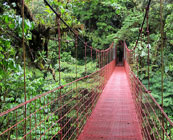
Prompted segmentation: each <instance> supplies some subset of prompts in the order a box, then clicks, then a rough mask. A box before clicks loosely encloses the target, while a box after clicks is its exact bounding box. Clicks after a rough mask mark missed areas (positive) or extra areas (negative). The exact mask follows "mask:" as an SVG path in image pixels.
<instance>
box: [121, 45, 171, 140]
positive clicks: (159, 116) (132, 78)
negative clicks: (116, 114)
mask: <svg viewBox="0 0 173 140" xmlns="http://www.w3.org/2000/svg"><path fill="white" fill-rule="evenodd" d="M124 47H125V51H126V54H127V55H126V60H125V69H126V73H127V76H128V80H129V84H130V87H131V93H132V96H133V100H134V103H135V107H136V112H137V115H138V120H139V122H140V126H141V130H142V135H143V139H146V140H171V139H172V138H173V136H172V131H173V123H172V121H171V120H170V119H169V117H168V116H167V114H166V113H165V112H164V110H163V109H162V107H161V106H160V105H159V104H158V103H157V101H156V100H155V99H154V97H153V96H152V95H151V93H150V91H148V90H147V89H146V88H145V86H144V85H143V84H142V83H141V81H140V80H139V79H138V77H137V76H136V75H135V73H134V72H133V71H132V69H131V67H130V66H131V60H133V54H132V53H133V51H131V50H129V49H128V48H127V45H126V44H125V46H124Z"/></svg>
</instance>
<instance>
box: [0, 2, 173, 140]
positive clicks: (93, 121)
mask: <svg viewBox="0 0 173 140" xmlns="http://www.w3.org/2000/svg"><path fill="white" fill-rule="evenodd" d="M45 3H46V4H47V5H48V6H49V7H50V8H51V9H52V10H53V12H54V13H55V14H56V16H57V17H58V19H59V20H58V25H57V26H58V44H59V85H60V86H58V87H57V88H55V89H53V90H51V91H48V92H45V93H43V94H41V95H38V96H36V97H34V98H32V99H30V100H26V98H25V102H23V103H21V104H19V105H17V106H16V107H14V108H11V109H9V110H7V111H4V112H2V113H0V119H1V120H5V119H6V120H7V121H8V124H7V125H6V126H5V127H4V128H3V129H2V130H0V139H2V140H6V139H8V140H10V139H16V140H19V139H25V140H33V139H34V140H35V139H38V140H40V139H43V140H47V139H51V140H70V139H79V140H142V139H143V140H172V139H173V136H172V135H171V130H172V129H173V123H172V121H171V120H170V119H169V117H168V116H167V115H166V113H165V112H164V110H163V108H162V106H160V105H159V104H158V103H157V101H156V100H155V99H154V97H153V96H152V94H151V92H150V91H149V90H148V89H147V88H146V87H145V86H144V85H143V84H142V83H141V81H140V80H139V78H138V76H137V75H136V74H135V73H134V72H133V67H132V64H134V62H135V61H136V60H137V59H136V58H135V55H134V50H135V48H136V47H137V45H138V41H139V39H140V37H141V32H142V29H143V25H144V22H145V19H147V26H148V12H149V4H150V3H149V4H148V6H147V8H146V14H145V17H144V21H143V24H142V26H141V28H140V32H139V38H138V40H137V42H136V45H135V47H134V49H133V50H130V49H128V47H127V45H126V43H125V41H121V43H122V45H121V53H122V55H117V49H118V47H117V46H116V44H114V43H112V44H111V45H110V47H109V48H108V49H106V50H98V49H95V48H93V47H92V46H89V45H88V44H87V43H86V42H84V41H83V40H82V39H81V38H80V37H79V36H78V34H77V33H76V32H74V31H73V30H72V29H71V28H70V27H69V26H68V25H67V24H66V22H65V21H64V20H63V19H62V18H61V16H60V15H59V14H57V12H56V11H55V10H54V9H53V8H52V7H51V6H50V5H49V3H48V2H47V1H46V0H45ZM23 12H24V10H23ZM23 20H24V15H23ZM60 21H61V22H62V23H63V24H65V25H66V26H67V27H68V29H69V31H70V32H72V33H73V34H74V37H75V49H76V59H77V57H78V46H79V44H78V42H81V43H83V46H82V47H83V50H84V51H83V52H82V53H83V55H84V56H85V57H84V58H85V73H86V74H85V76H84V77H81V78H78V79H77V78H76V80H75V81H72V82H70V83H68V84H66V85H61V57H60V54H61V30H60ZM23 26H24V24H23ZM147 33H148V35H149V31H148V28H147ZM23 38H24V34H23ZM148 44H149V42H148ZM148 48H149V47H148ZM88 52H90V53H88ZM80 53H81V52H80ZM148 55H149V53H148ZM87 57H91V59H94V60H95V62H96V71H95V72H94V73H92V74H89V75H87V66H86V64H87V59H86V58H87ZM94 57H95V58H94ZM148 59H149V56H148ZM75 69H76V77H77V72H78V67H77V65H76V67H75ZM148 75H149V74H148ZM148 78H149V76H148ZM148 81H149V79H148ZM81 84H84V85H85V88H84V87H83V86H81ZM24 86H26V84H24ZM148 87H149V86H148ZM25 88H26V87H25ZM26 95H27V94H26V91H25V96H26ZM19 112H20V113H19ZM21 112H23V113H21ZM41 114H44V115H41Z"/></svg>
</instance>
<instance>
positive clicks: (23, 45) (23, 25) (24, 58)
mask: <svg viewBox="0 0 173 140" xmlns="http://www.w3.org/2000/svg"><path fill="white" fill-rule="evenodd" d="M21 12H22V48H23V61H24V96H25V102H26V50H25V49H26V48H25V43H24V41H25V38H24V28H25V21H24V20H25V17H24V0H22V11H21ZM26 109H27V108H26V104H25V112H24V118H25V121H24V135H25V136H26V111H27V110H26ZM24 140H26V137H25V138H24Z"/></svg>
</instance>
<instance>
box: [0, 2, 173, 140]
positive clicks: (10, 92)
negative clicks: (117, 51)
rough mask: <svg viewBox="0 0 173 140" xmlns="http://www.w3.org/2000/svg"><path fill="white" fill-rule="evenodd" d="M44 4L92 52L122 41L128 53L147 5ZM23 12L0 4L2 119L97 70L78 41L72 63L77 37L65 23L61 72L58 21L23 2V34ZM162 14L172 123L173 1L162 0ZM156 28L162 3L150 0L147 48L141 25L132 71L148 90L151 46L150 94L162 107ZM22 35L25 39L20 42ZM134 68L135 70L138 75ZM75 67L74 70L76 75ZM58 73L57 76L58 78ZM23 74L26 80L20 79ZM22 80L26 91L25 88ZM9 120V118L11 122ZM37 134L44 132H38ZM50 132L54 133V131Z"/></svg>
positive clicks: (16, 4)
mask: <svg viewBox="0 0 173 140" xmlns="http://www.w3.org/2000/svg"><path fill="white" fill-rule="evenodd" d="M48 2H49V3H50V5H51V6H52V7H53V8H54V9H56V10H57V12H58V14H60V15H61V18H62V19H63V20H64V21H65V22H66V23H67V24H68V25H69V26H70V27H71V28H72V29H73V30H74V31H76V32H77V33H78V36H79V37H80V38H82V40H83V41H85V42H87V43H88V45H91V46H92V47H93V48H95V49H107V48H108V47H109V45H110V44H111V43H112V42H114V44H115V45H119V44H120V41H126V44H127V46H128V48H130V49H132V48H133V47H134V46H135V43H136V40H137V38H138V34H139V29H140V26H141V24H142V21H143V18H144V14H145V10H146V5H147V2H148V1H147V0H48ZM21 8H22V5H21V0H0V113H1V112H4V111H6V110H8V109H11V108H13V107H16V106H17V105H19V104H21V103H23V102H24V101H25V100H29V99H32V98H34V97H35V96H37V95H40V94H42V93H44V92H47V91H49V90H52V89H54V88H56V87H58V86H60V85H65V84H67V83H69V82H71V81H73V80H75V79H77V78H80V77H83V76H85V75H86V74H91V73H93V72H94V71H95V70H96V69H99V67H97V64H96V63H97V62H96V60H95V57H96V54H94V53H93V57H92V58H91V57H90V50H89V49H88V50H87V52H86V53H87V56H88V57H87V58H85V57H84V51H83V48H84V45H83V44H82V42H80V41H79V42H78V56H77V57H76V50H75V36H74V35H72V33H71V32H70V31H69V29H68V28H67V26H65V25H64V24H63V23H61V24H60V29H61V54H60V56H61V67H59V50H58V46H59V43H58V39H59V38H58V23H57V20H58V19H57V17H56V16H55V14H54V13H53V11H52V10H51V9H50V7H48V6H47V5H46V4H45V3H44V1H43V0H25V3H24V18H25V20H24V29H22V24H23V23H22V12H21ZM162 14H163V27H164V32H163V46H164V47H163V54H164V56H163V57H164V58H163V60H164V75H163V83H164V85H163V87H164V92H163V102H164V103H163V104H164V107H163V108H164V111H165V112H166V114H167V115H168V116H169V118H170V119H171V120H173V1H172V0H164V2H163V11H162ZM160 25H161V22H160V3H159V1H158V0H152V2H151V6H150V10H149V33H150V35H149V44H148V36H147V32H146V30H147V25H146V24H144V28H143V31H142V40H139V43H138V46H137V49H136V50H135V56H136V57H138V60H139V61H138V64H133V65H134V71H135V73H136V74H137V73H138V75H139V78H140V80H141V81H142V83H143V84H144V85H146V87H147V85H148V83H147V82H148V71H147V70H148V66H147V63H148V61H147V57H148V49H147V45H149V49H150V60H149V70H150V89H149V90H150V91H151V93H152V95H153V97H154V98H155V99H156V100H157V102H158V103H159V104H160V105H161V104H162V99H161V94H162V93H161V87H162V86H161V81H162V80H161V69H162V63H161V45H162V40H161V33H160ZM23 31H24V38H22V36H23ZM23 39H24V40H23ZM22 42H23V43H24V46H25V50H26V51H25V58H24V57H23V56H24V55H23V47H22ZM85 59H87V64H86V65H87V72H86V70H85V69H86V67H85V65H84V64H85ZM24 61H25V62H24ZM136 65H138V70H137V68H136ZM24 66H25V68H24ZM76 67H78V71H77V74H76V69H75V68H76ZM24 69H25V71H24ZM59 72H61V77H60V75H59ZM24 73H25V77H26V79H24ZM59 78H61V81H59ZM24 80H25V82H26V89H24V88H23V86H24ZM80 86H81V87H82V88H85V84H84V83H83V84H82V83H80ZM24 90H26V94H27V96H26V99H25V94H24ZM40 104H42V101H41V102H40ZM33 106H34V105H33ZM53 106H56V105H53ZM53 106H52V107H51V109H53ZM21 112H22V110H21ZM46 112H49V110H47V111H46ZM42 115H45V114H42ZM10 117H11V118H12V116H10ZM40 117H41V115H40ZM56 117H57V116H56V115H54V116H52V119H56ZM67 117H68V116H67ZM7 120H8V119H6V121H4V119H0V133H1V129H3V127H4V126H5V125H7V123H8V121H7ZM40 129H45V128H42V127H40ZM54 131H55V133H56V130H54ZM33 137H34V136H33ZM11 138H12V139H15V136H13V135H12V136H11Z"/></svg>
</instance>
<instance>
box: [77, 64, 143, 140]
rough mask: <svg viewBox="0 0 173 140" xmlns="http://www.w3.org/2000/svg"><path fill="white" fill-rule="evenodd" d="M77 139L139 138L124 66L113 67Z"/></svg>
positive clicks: (127, 139)
mask: <svg viewBox="0 0 173 140" xmlns="http://www.w3.org/2000/svg"><path fill="white" fill-rule="evenodd" d="M78 139H79V140H142V135H141V130H140V126H139V123H138V119H137V114H136V112H135V105H134V103H133V99H132V95H131V93H130V87H129V84H128V80H127V76H126V73H125V69H124V67H115V70H114V72H113V74H112V76H111V77H110V80H109V81H108V83H107V85H106V86H105V89H104V91H103V93H102V95H101V96H100V98H99V100H98V103H97V105H96V107H95V109H94V110H93V112H92V114H91V116H90V118H89V119H88V121H87V123H86V125H85V127H84V129H83V132H82V133H81V134H80V136H79V138H78Z"/></svg>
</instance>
